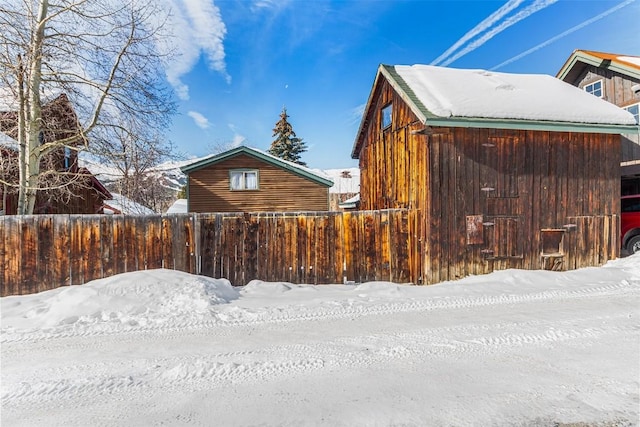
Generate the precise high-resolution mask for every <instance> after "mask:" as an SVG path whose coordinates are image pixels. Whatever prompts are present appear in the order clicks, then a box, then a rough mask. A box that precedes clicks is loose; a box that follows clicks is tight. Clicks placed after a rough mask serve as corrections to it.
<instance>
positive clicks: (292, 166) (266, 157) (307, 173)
mask: <svg viewBox="0 0 640 427" xmlns="http://www.w3.org/2000/svg"><path fill="white" fill-rule="evenodd" d="M241 154H245V155H247V156H249V157H253V158H254V159H258V160H261V161H263V162H266V163H269V164H271V165H273V166H275V167H277V168H280V169H283V170H286V171H289V172H291V173H293V174H295V175H298V176H300V177H302V178H306V179H308V180H311V181H313V182H316V183H318V184H320V185H324V186H326V187H331V186H332V185H333V182H332V181H331V180H330V179H328V178H327V177H325V176H322V175H319V174H318V173H316V172H314V171H313V170H311V169H309V168H306V167H304V166H301V165H299V164H297V163H293V162H289V161H286V160H282V159H281V158H279V157H276V156H273V155H271V154H269V153H266V152H264V151H262V150H258V149H257V148H251V147H245V146H240V147H236V148H233V149H231V150H228V151H225V152H224V153H220V154H215V155H212V156H208V157H205V158H202V159H199V160H196V161H195V162H193V163H190V164H188V165H186V166H182V167H181V168H180V170H181V171H182V172H184V173H185V174H187V175H188V174H190V173H191V172H195V171H197V170H199V169H202V168H205V167H208V166H211V165H214V164H216V163H220V162H223V161H225V160H228V159H230V158H232V157H236V156H238V155H241Z"/></svg>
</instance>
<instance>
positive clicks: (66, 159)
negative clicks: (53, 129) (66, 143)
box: [64, 147, 71, 169]
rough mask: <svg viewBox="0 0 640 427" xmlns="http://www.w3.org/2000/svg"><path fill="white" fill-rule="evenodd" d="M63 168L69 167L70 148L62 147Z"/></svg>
mask: <svg viewBox="0 0 640 427" xmlns="http://www.w3.org/2000/svg"><path fill="white" fill-rule="evenodd" d="M64 168H65V169H69V168H71V148H69V147H64Z"/></svg>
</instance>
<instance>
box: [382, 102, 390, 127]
mask: <svg viewBox="0 0 640 427" xmlns="http://www.w3.org/2000/svg"><path fill="white" fill-rule="evenodd" d="M387 126H391V104H389V105H387V106H386V107H384V108H383V109H382V128H383V129H384V128H386V127H387Z"/></svg>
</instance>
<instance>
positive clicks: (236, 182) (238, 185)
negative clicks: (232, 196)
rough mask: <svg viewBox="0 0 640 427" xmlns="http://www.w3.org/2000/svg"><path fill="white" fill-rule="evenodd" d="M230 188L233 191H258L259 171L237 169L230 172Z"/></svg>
mask: <svg viewBox="0 0 640 427" xmlns="http://www.w3.org/2000/svg"><path fill="white" fill-rule="evenodd" d="M229 181H230V182H229V188H230V189H231V190H239V191H242V190H257V189H258V171H257V170H253V169H236V170H232V171H229Z"/></svg>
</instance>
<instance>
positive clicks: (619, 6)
mask: <svg viewBox="0 0 640 427" xmlns="http://www.w3.org/2000/svg"><path fill="white" fill-rule="evenodd" d="M634 1H636V0H627V1H623V2H622V3H620V4H618V5H616V6H614V7H612V8H611V9H608V10H606V11H604V12H602V13H601V14H600V15H597V16H594V17H593V18H591V19H587V20H586V21H584V22H582V23H580V24H578V25H576V26H575V27H572V28H569V29H568V30H567V31H565V32H563V33H560V34H558V35H557V36H555V37H552V38H550V39H549V40H547V41H545V42H542V43H540V44H539V45H537V46H534V47H532V48H531V49H529V50H526V51H524V52H522V53H521V54H519V55H516V56H514V57H513V58H511V59H507V60H506V61H504V62H502V63H500V64H498V65H496V66H495V67H493V68H491V70H492V71H493V70H497V69H498V68H502V67H504V66H505V65H508V64H511V63H512V62H515V61H517V60H518V59H521V58H524V57H525V56H527V55H529V54H531V53H533V52H535V51H537V50H540V49H542V48H543V47H545V46H548V45H550V44H551V43H553V42H555V41H557V40H560V39H561V38H563V37H565V36H568V35H569V34H571V33H573V32H575V31H578V30H579V29H581V28H584V27H586V26H587V25H589V24H593V23H594V22H596V21H599V20H601V19H602V18H604V17H605V16H607V15H611V14H612V13H613V12H615V11H617V10H619V9H622V8H623V7H625V6H627V5H629V4H631V3H633V2H634Z"/></svg>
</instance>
